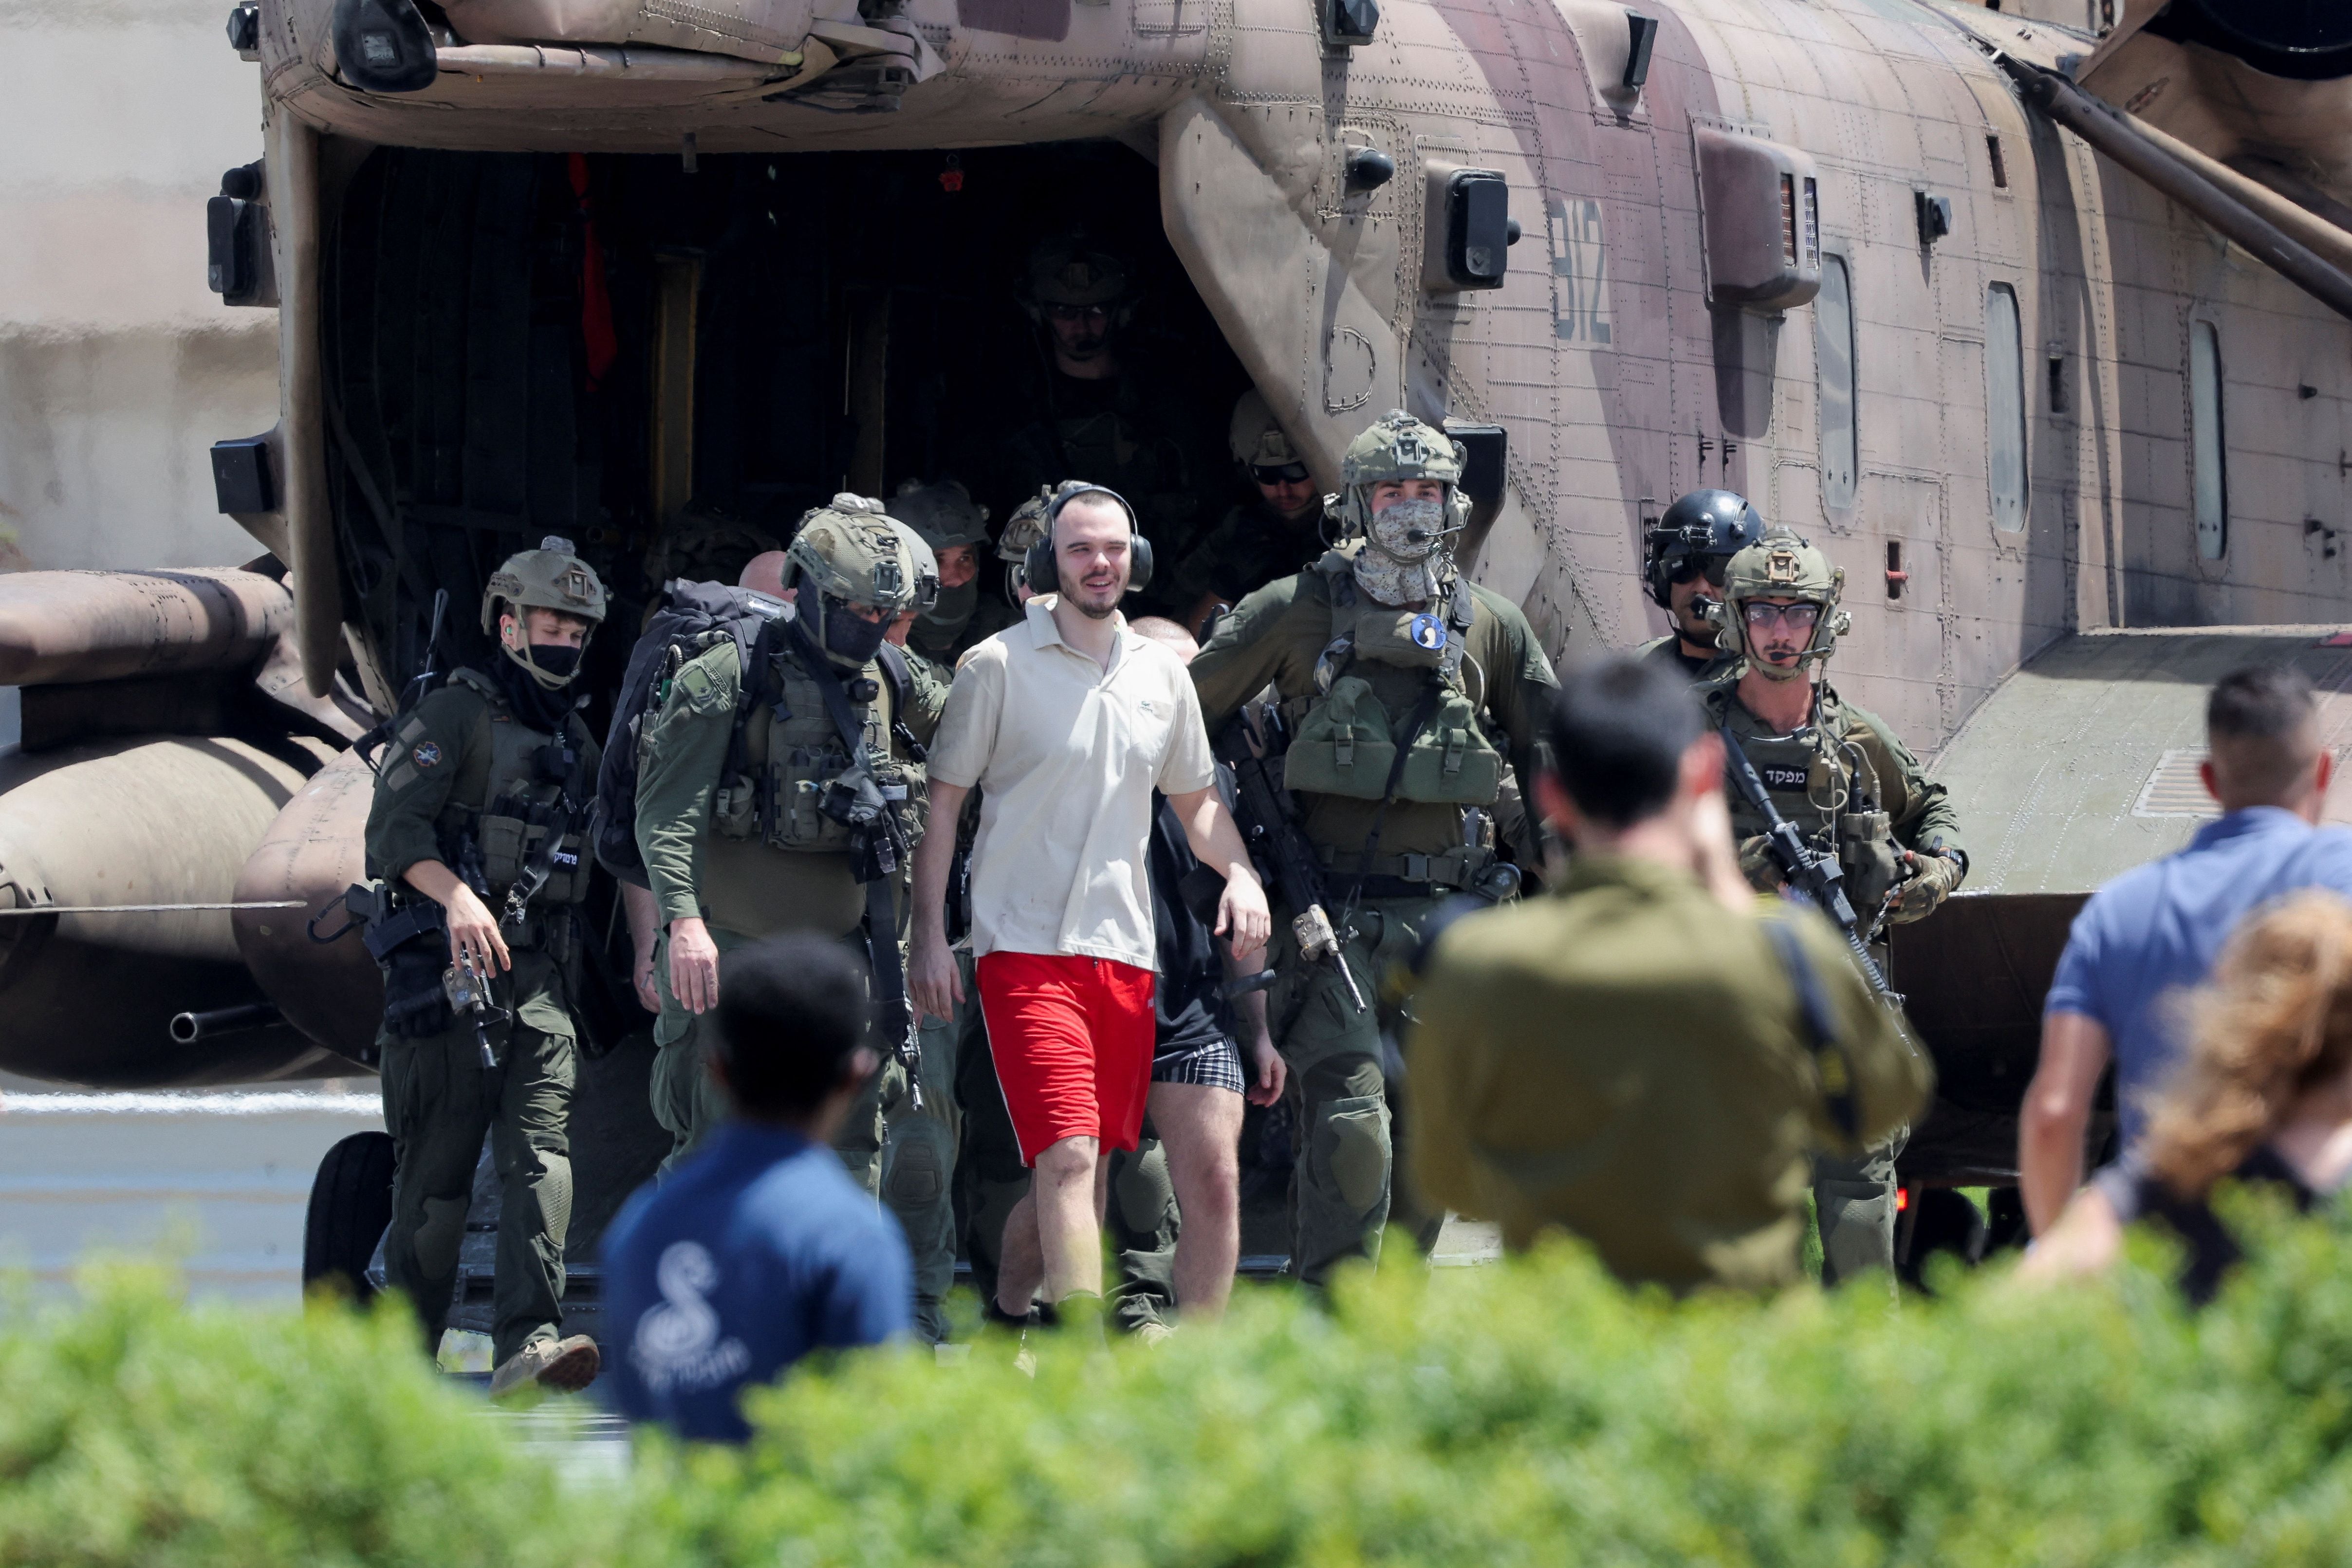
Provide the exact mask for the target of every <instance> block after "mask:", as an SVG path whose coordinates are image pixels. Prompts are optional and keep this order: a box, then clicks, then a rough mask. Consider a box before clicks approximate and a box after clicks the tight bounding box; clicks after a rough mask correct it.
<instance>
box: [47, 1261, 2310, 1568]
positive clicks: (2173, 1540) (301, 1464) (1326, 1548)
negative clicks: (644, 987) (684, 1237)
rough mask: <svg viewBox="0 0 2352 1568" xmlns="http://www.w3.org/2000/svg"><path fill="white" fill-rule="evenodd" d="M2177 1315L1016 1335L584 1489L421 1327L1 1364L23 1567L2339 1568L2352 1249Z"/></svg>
mask: <svg viewBox="0 0 2352 1568" xmlns="http://www.w3.org/2000/svg"><path fill="white" fill-rule="evenodd" d="M2269 1228H2271V1229H2273V1230H2275V1232H2276V1233H2275V1234H2273V1235H2272V1236H2271V1237H2270V1238H2269V1239H2267V1240H2266V1241H2265V1243H2264V1244H2263V1247H2262V1248H2261V1249H2259V1251H2258V1256H2257V1261H2256V1264H2255V1265H2254V1267H2252V1269H2251V1270H2248V1272H2247V1274H2246V1276H2245V1277H2244V1278H2243V1279H2242V1280H2241V1281H2238V1282H2237V1284H2236V1285H2235V1286H2234V1287H2233V1289H2232V1290H2231V1292H2230V1293H2229V1294H2228V1295H2227V1296H2226V1297H2225V1299H2224V1300H2223V1301H2222V1302H2221V1304H2220V1305H2218V1306H2217V1307H2216V1308H2215V1309H2213V1310H2212V1311H2210V1312H2207V1313H2205V1314H2204V1315H2202V1316H2201V1317H2198V1318H2190V1317H2188V1316H2187V1315H2185V1314H2184V1313H2182V1312H2180V1311H2179V1309H2178V1307H2177V1306H2176V1305H2175V1304H2174V1302H2173V1301H2172V1298H2171V1296H2170V1293H2169V1291H2168V1287H2167V1286H2166V1285H2165V1284H2164V1283H2163V1281H2162V1279H2161V1278H2160V1276H2159V1275H2158V1273H2156V1272H2152V1271H2151V1269H2150V1266H2149V1264H2148V1263H2147V1260H2145V1259H2143V1260H2141V1262H2140V1263H2139V1264H2137V1265H2136V1266H2135V1267H2134V1268H2133V1269H2131V1270H2126V1272H2125V1273H2124V1274H2123V1275H2121V1276H2120V1277H2119V1278H2118V1279H2117V1280H2116V1281H2113V1282H2111V1283H2110V1284H2108V1285H2105V1286H2103V1287H2097V1288H2092V1289H2085V1290H2082V1291H2064V1292H2059V1293H2054V1294H2042V1295H2036V1294H2029V1293H2023V1292H2020V1291H2017V1290H2016V1289H2015V1288H2013V1287H2010V1286H2007V1285H2005V1284H2004V1282H2003V1281H2001V1280H2000V1278H1999V1277H1997V1276H1994V1277H1988V1278H1984V1279H1978V1280H1969V1281H1959V1280H1957V1279H1954V1280H1948V1281H1947V1283H1948V1285H1949V1286H1950V1287H1951V1288H1950V1290H1949V1291H1948V1295H1947V1296H1946V1297H1945V1298H1944V1299H1942V1300H1939V1301H1934V1302H1922V1301H1906V1303H1904V1305H1903V1306H1902V1307H1900V1308H1899V1309H1897V1308H1895V1307H1894V1306H1892V1305H1890V1304H1889V1303H1888V1302H1887V1301H1885V1300H1884V1299H1883V1298H1874V1297H1872V1296H1870V1295H1869V1294H1868V1293H1866V1292H1861V1291H1850V1292H1847V1293H1845V1294H1843V1295H1841V1296H1839V1297H1835V1298H1829V1299H1824V1298H1822V1297H1820V1296H1818V1295H1814V1294H1811V1293H1791V1294H1790V1295H1788V1296H1786V1297H1783V1298H1782V1299H1780V1300H1779V1301H1771V1302H1767V1303H1762V1304H1757V1303H1751V1302H1748V1301H1728V1300H1717V1301H1697V1302H1692V1303H1686V1304H1682V1305H1675V1304H1673V1303H1669V1302H1666V1301H1663V1300H1660V1299H1658V1298H1656V1297H1654V1296H1636V1295H1629V1294H1627V1293H1625V1292H1623V1291H1620V1290H1618V1289H1616V1288H1615V1287H1614V1286H1613V1285H1612V1284H1610V1283H1609V1282H1607V1281H1605V1280H1603V1279H1601V1278H1600V1277H1599V1276H1598V1275H1597V1274H1596V1272H1595V1270H1593V1269H1592V1268H1591V1265H1590V1264H1589V1263H1588V1262H1587V1261H1586V1260H1585V1259H1584V1258H1583V1257H1582V1256H1581V1255H1580V1254H1578V1253H1575V1252H1573V1251H1570V1250H1568V1249H1562V1250H1560V1251H1558V1252H1554V1253H1550V1254H1548V1255H1546V1256H1543V1257H1541V1258H1538V1259H1536V1260H1531V1261H1528V1262H1524V1263H1520V1264H1517V1265H1513V1266H1511V1267H1508V1268H1499V1269H1489V1270H1459V1271H1456V1270H1448V1271H1445V1272H1443V1273H1440V1274H1437V1275H1434V1276H1432V1275H1428V1274H1424V1273H1423V1272H1422V1271H1421V1270H1415V1269H1391V1270H1390V1271H1388V1272H1387V1273H1386V1274H1384V1275H1383V1276H1381V1278H1380V1279H1379V1280H1377V1281H1371V1280H1358V1281H1351V1283H1350V1284H1349V1287H1348V1288H1347V1289H1345V1290H1343V1291H1341V1292H1340V1295H1339V1301H1338V1303H1337V1307H1336V1310H1335V1312H1331V1313H1328V1314H1327V1313H1324V1312H1318V1311H1316V1310H1314V1309H1311V1308H1308V1307H1307V1306H1306V1305H1304V1304H1303V1303H1302V1302H1300V1301H1298V1300H1297V1299H1296V1298H1295V1297H1293V1296H1292V1295H1291V1294H1289V1293H1288V1292H1286V1291H1244V1292H1242V1295H1241V1300H1240V1301H1237V1303H1236V1311H1235V1313H1234V1319H1233V1320H1232V1322H1230V1323H1229V1324H1228V1326H1227V1327H1226V1328H1225V1329H1224V1330H1223V1331H1221V1332H1215V1333H1181V1334H1179V1335H1178V1336H1177V1337H1176V1338H1175V1339H1174V1340H1173V1341H1171V1343H1168V1344H1166V1345H1164V1346H1162V1347H1160V1348H1158V1349H1154V1350H1149V1351H1147V1350H1142V1349H1138V1348H1133V1347H1120V1348H1119V1349H1118V1351H1117V1352H1116V1353H1115V1354H1112V1355H1111V1356H1109V1357H1108V1359H1106V1358H1103V1357H1102V1356H1100V1355H1099V1354H1097V1355H1096V1356H1093V1357H1088V1356H1087V1355H1085V1354H1080V1353H1077V1352H1076V1351H1075V1350H1073V1351H1069V1352H1066V1353H1065V1354H1059V1355H1053V1354H1049V1355H1048V1357H1047V1358H1046V1361H1045V1365H1044V1366H1043V1367H1042V1368H1041V1369H1040V1372H1039V1375H1038V1376H1037V1378H1036V1380H1035V1381H1034V1382H1032V1381H1030V1380H1029V1379H1027V1378H1025V1377H1024V1376H1022V1375H1020V1374H1018V1373H1016V1372H1014V1371H1013V1370H1012V1369H1011V1368H1010V1367H1009V1365H1007V1364H1005V1362H1006V1359H1007V1358H1006V1354H1005V1350H1004V1347H1003V1344H1002V1343H1001V1342H998V1343H982V1345H980V1346H979V1347H977V1348H976V1349H975V1350H974V1351H973V1353H972V1354H971V1361H970V1363H969V1364H968V1365H965V1366H962V1367H957V1368H949V1367H941V1366H938V1365H935V1364H933V1363H932V1362H931V1361H930V1359H929V1357H927V1356H915V1355H905V1356H878V1357H866V1358H861V1359H856V1360H853V1361H851V1362H848V1363H845V1364H842V1365H840V1366H838V1367H836V1368H835V1369H833V1370H831V1371H830V1372H827V1373H825V1374H823V1375H803V1376H800V1377H797V1378H795V1379H793V1380H792V1381H790V1382H789V1383H788V1384H787V1385H785V1386H784V1387H783V1388H782V1389H780V1390H776V1391H772V1392H769V1393H765V1394H762V1395H761V1396H757V1410H758V1413H759V1415H760V1416H761V1418H762V1421H763V1423H764V1426H765V1430H764V1432H763V1435H762V1437H761V1440H760V1441H759V1442H758V1443H756V1444H754V1445H753V1446H752V1447H751V1448H749V1449H748V1450H745V1451H744V1452H742V1453H740V1454H737V1453H720V1452H709V1451H704V1452H695V1453H680V1452H677V1451H676V1450H674V1449H669V1448H655V1449H650V1450H648V1451H646V1452H645V1453H644V1454H643V1455H641V1458H640V1462H639V1464H638V1466H637V1469H636V1473H635V1479H634V1481H633V1483H632V1484H631V1485H630V1486H629V1487H627V1488H625V1489H622V1488H613V1489H609V1490H593V1489H583V1488H582V1487H581V1486H579V1485H576V1484H575V1485H574V1486H573V1487H572V1489H570V1490H566V1489H565V1487H563V1486H562V1484H560V1483H558V1482H556V1481H554V1480H553V1479H551V1478H550V1476H549V1475H548V1473H547V1472H546V1471H545V1470H544V1469H541V1468H540V1467H539V1466H538V1465H536V1464H535V1463H533V1462H531V1461H530V1460H529V1459H527V1458H522V1457H520V1456H518V1455H517V1454H516V1452H515V1451H514V1449H513V1448H512V1446H511V1445H510V1444H509V1442H508V1441H507V1438H506V1437H505V1435H504V1431H503V1428H502V1426H501V1423H499V1422H498V1421H496V1420H491V1419H485V1418H483V1417H482V1416H480V1415H479V1413H478V1412H479V1406H478V1404H477V1403H475V1400H474V1396H471V1395H469V1394H468V1393H467V1392H465V1391H463V1390H459V1389H455V1388H451V1387H448V1386H446V1385H441V1384H438V1383H436V1380H435V1379H434V1377H433V1376H432V1375H430V1374H429V1373H427V1372H426V1371H425V1369H424V1367H423V1365H422V1363H421V1361H420V1360H419V1359H418V1358H417V1357H415V1354H414V1353H413V1351H412V1350H411V1349H410V1345H409V1342H408V1340H407V1338H406V1335H405V1333H404V1329H403V1328H401V1327H400V1326H399V1325H397V1324H395V1323H393V1322H373V1321H369V1322H363V1321H361V1320H358V1319H356V1318H353V1317H352V1316H351V1315H349V1314H346V1313H341V1312H320V1313H315V1314H312V1315H310V1316H309V1317H307V1318H304V1319H299V1320H297V1319H293V1318H275V1319H273V1318H262V1317H252V1316H244V1317H238V1316H231V1315H227V1314H226V1313H215V1312H202V1311H199V1312H182V1311H180V1310H177V1309H175V1308H173V1306H172V1305H171V1304H170V1303H169V1301H168V1299H167V1298H166V1297H164V1296H163V1295H162V1294H160V1293H159V1292H158V1291H157V1290H156V1289H155V1288H154V1287H153V1286H152V1284H141V1283H139V1282H137V1281H122V1280H120V1279H117V1280H112V1281H106V1282H102V1283H100V1284H99V1285H97V1286H96V1287H95V1288H94V1290H93V1292H92V1299H91V1301H90V1303H89V1305H88V1306H87V1307H86V1308H84V1309H83V1310H81V1311H79V1312H77V1313H74V1314H72V1315H70V1316H65V1315H60V1316H57V1317H52V1318H49V1319H46V1320H38V1321H31V1322H27V1321H24V1320H22V1319H21V1318H20V1319H19V1320H17V1321H16V1322H15V1323H14V1325H13V1326H11V1327H10V1328H8V1329H7V1330H6V1331H5V1333H0V1563H8V1564H10V1565H12V1568H13V1565H15V1564H19V1563H26V1564H47V1563H238V1564H247V1563H346V1562H348V1563H419V1564H423V1563H494V1562H498V1563H530V1564H533V1565H538V1564H601V1563H615V1564H617V1563H630V1564H641V1563H642V1564H666V1563H676V1564H681V1565H683V1564H688V1563H693V1564H702V1563H725V1564H731V1563H745V1564H751V1563H758V1564H762V1565H764V1564H770V1563H782V1564H795V1563H857V1564H874V1565H877V1568H878V1565H885V1564H898V1563H908V1564H914V1563H927V1564H928V1563H988V1564H1041V1565H1058V1564H1072V1565H1076V1564H1088V1565H1094V1564H1103V1565H1109V1568H1129V1565H1135V1568H1141V1565H1145V1564H1161V1563H1165V1564H1171V1565H1172V1564H1185V1565H1188V1568H1189V1565H1194V1564H1274V1563H1317V1564H1327V1563H1328V1564H1356V1563H1365V1564H1370V1563H1400V1564H1402V1563H1415V1564H1419V1563H1432V1564H1438V1563H1463V1564H1471V1563H1475V1564H1481V1565H1485V1564H1515V1563H1571V1562H1573V1563H1584V1562H1594V1563H1689V1562H1706V1563H1789V1564H1807V1565H1811V1564H1844V1563H1855V1564H1862V1563H1959V1564H1978V1563H1982V1564H2003V1565H2006V1564H2014V1563H2036V1564H2043V1563H2046V1564H2071V1563H2084V1564H2091V1563H2099V1564H2109V1563H2340V1562H2347V1561H2352V1459H2347V1441H2348V1440H2352V1280H2348V1279H2347V1270H2345V1268H2344V1260H2345V1258H2346V1257H2347V1243H2352V1224H2347V1223H2346V1222H2345V1221H2342V1220H2336V1221H2332V1222H2329V1223H2326V1224H2310V1225H2304V1226H2299V1227H2293V1228H2287V1227H2284V1226H2277V1227H2269Z"/></svg>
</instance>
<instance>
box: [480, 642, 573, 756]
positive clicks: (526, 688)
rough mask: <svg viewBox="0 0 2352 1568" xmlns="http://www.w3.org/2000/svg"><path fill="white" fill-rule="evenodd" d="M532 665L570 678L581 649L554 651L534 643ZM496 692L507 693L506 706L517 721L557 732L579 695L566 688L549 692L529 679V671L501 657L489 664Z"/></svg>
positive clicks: (546, 730) (539, 728) (534, 727)
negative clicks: (497, 686) (495, 680)
mask: <svg viewBox="0 0 2352 1568" xmlns="http://www.w3.org/2000/svg"><path fill="white" fill-rule="evenodd" d="M530 656H531V661H532V663H534V664H537V665H538V666H539V667H540V668H541V669H542V670H545V671H546V672H547V673H548V674H551V675H569V674H572V673H573V672H574V671H576V670H577V669H578V668H579V667H580V650H579V649H577V648H554V647H546V646H542V645H540V644H537V643H534V644H533V645H532V647H531V650H530ZM491 670H492V672H493V674H494V675H495V677H496V678H497V680H498V683H499V691H501V692H503V693H505V694H506V699H507V706H509V707H511V708H512V709H514V715H515V718H516V719H517V721H519V722H520V723H521V724H523V725H526V726H528V727H530V728H532V729H537V730H543V731H545V732H547V733H548V734H550V735H552V734H554V733H556V731H557V729H558V728H559V727H561V726H562V723H563V716H564V715H565V714H567V713H570V712H571V711H572V704H573V703H575V702H576V701H578V700H579V694H578V693H577V692H575V691H573V690H572V688H571V687H570V686H569V685H563V686H559V687H557V688H556V689H555V690H553V691H549V690H548V689H547V688H546V687H545V686H542V685H540V684H539V683H538V682H537V681H535V680H533V679H531V675H530V671H529V670H526V669H524V668H523V667H522V666H521V665H520V664H517V663H515V661H514V660H512V659H509V658H506V657H504V656H503V655H501V656H500V657H499V658H498V659H497V660H495V661H494V662H493V663H492V664H491Z"/></svg>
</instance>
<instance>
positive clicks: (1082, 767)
mask: <svg viewBox="0 0 2352 1568" xmlns="http://www.w3.org/2000/svg"><path fill="white" fill-rule="evenodd" d="M1053 602H1054V598H1053V596H1052V595H1051V594H1048V595H1045V596H1044V597H1042V598H1038V599H1033V600H1031V601H1029V604H1028V613H1027V616H1026V618H1025V619H1024V621H1023V622H1021V623H1020V624H1019V625H1017V626H1010V627H1007V628H1006V629H1005V630H1003V631H1002V632H998V633H997V634H996V635H995V636H993V637H991V638H989V639H988V640H987V641H986V642H983V643H980V644H978V645H977V646H975V647H974V648H972V650H971V652H969V653H966V654H964V656H963V658H962V660H961V663H960V664H958V665H957V666H956V678H955V685H954V686H953V687H952V688H951V689H950V691H949V693H948V701H947V710H946V712H945V713H943V714H942V715H941V716H940V728H939V734H938V735H937V737H934V738H933V740H932V741H931V754H930V776H931V777H932V778H933V779H937V780H939V781H940V783H943V784H957V785H961V786H963V787H965V788H967V789H968V788H970V787H971V786H972V785H975V784H977V785H979V786H980V787H981V789H982V790H983V791H984V793H983V794H982V798H981V808H980V836H979V838H978V839H977V840H976V841H974V843H973V846H972V852H971V950H972V954H973V956H975V957H978V956H984V955H986V954H989V953H998V952H1004V953H1045V954H1070V955H1074V956H1081V957H1089V958H1108V959H1113V960H1115V961H1117V962H1118V963H1121V964H1132V965H1134V966H1135V967H1137V968H1139V969H1149V968H1151V967H1153V966H1154V962H1155V956H1156V949H1155V948H1154V946H1153V933H1152V927H1151V885H1150V871H1149V869H1148V865H1147V862H1146V859H1145V854H1146V849H1147V845H1148V844H1149V841H1150V836H1151V791H1152V790H1153V789H1155V788H1156V789H1160V790H1161V791H1162V792H1164V793H1166V794H1170V795H1183V794H1189V793H1191V792H1192V790H1195V789H1206V788H1208V786H1209V784H1210V782H1211V780H1213V779H1214V778H1215V776H1216V761H1215V758H1214V757H1213V755H1212V754H1211V752H1210V750H1209V735H1208V731H1207V730H1206V729H1205V728H1203V727H1202V723H1201V699H1200V698H1199V696H1198V695H1195V693H1194V692H1193V689H1192V676H1191V675H1190V674H1187V673H1186V671H1185V669H1184V663H1183V661H1182V660H1181V659H1179V658H1178V657H1177V656H1176V655H1175V654H1174V653H1171V652H1170V651H1169V650H1168V649H1166V648H1163V647H1161V646H1160V644H1159V643H1154V642H1152V641H1151V640H1150V638H1148V637H1139V636H1137V635H1136V634H1135V633H1134V632H1130V631H1129V630H1128V629H1127V621H1126V619H1125V617H1123V616H1115V617H1114V618H1113V622H1114V625H1115V627H1116V632H1117V637H1116V641H1115V643H1114V646H1113V650H1112V653H1111V659H1110V667H1109V668H1108V670H1106V669H1104V668H1103V666H1101V665H1100V664H1096V663H1095V661H1094V659H1093V657H1092V656H1091V655H1089V654H1087V653H1081V652H1079V651H1078V650H1077V649H1076V648H1073V647H1071V646H1070V645H1069V644H1068V643H1065V642H1063V641H1062V634H1061V631H1060V629H1059V628H1057V627H1056V626H1055V624H1054V617H1053V613H1052V611H1051V609H1050V608H1049V607H1050V606H1051V605H1052V604H1053ZM935 831H942V832H947V831H953V826H952V824H950V823H944V822H942V823H938V824H935Z"/></svg>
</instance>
